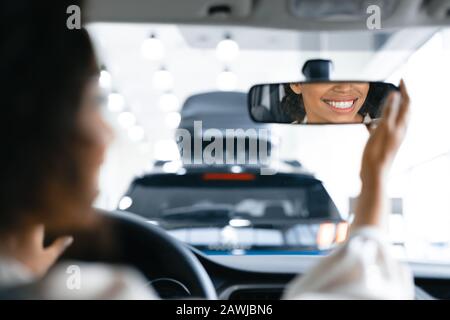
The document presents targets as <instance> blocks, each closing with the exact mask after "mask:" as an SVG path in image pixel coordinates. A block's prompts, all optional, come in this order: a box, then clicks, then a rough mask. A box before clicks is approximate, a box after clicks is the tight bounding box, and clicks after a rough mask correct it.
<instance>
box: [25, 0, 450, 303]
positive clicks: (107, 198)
mask: <svg viewBox="0 0 450 320" xmlns="http://www.w3.org/2000/svg"><path fill="white" fill-rule="evenodd" d="M371 3H372V4H374V5H377V6H378V7H379V8H381V11H380V14H381V17H382V19H381V24H382V26H381V28H380V29H378V28H375V29H372V28H369V29H368V25H367V17H368V12H367V11H366V7H367V4H366V1H363V0H343V1H334V2H333V1H324V0H283V1H270V0H214V1H212V0H190V1H174V0H128V1H122V0H92V1H89V2H87V7H86V13H83V19H84V20H85V21H84V22H85V23H86V26H87V30H88V32H89V34H90V36H91V37H92V40H93V42H94V46H95V50H96V52H97V55H98V57H99V62H100V63H101V65H102V72H101V76H100V86H101V87H102V89H103V90H104V93H105V95H106V96H107V99H106V105H105V106H104V115H105V117H106V119H107V120H108V121H109V122H110V123H111V124H112V126H113V128H114V130H115V133H116V137H117V138H116V141H115V142H114V145H113V146H112V148H111V151H110V152H109V154H108V157H107V160H106V163H105V165H104V166H103V168H102V172H101V176H100V194H99V197H98V199H97V200H96V203H95V206H96V208H97V210H98V212H99V214H100V215H101V217H102V227H101V228H99V229H97V230H91V231H84V232H81V233H80V234H77V235H75V238H76V239H77V241H76V242H75V243H74V245H73V246H72V247H71V248H69V249H68V250H67V252H66V253H65V254H64V256H63V259H65V260H81V261H95V262H109V263H114V264H120V265H122V264H126V265H131V266H133V267H135V268H137V269H138V270H139V271H141V273H142V274H143V275H144V276H145V278H146V280H147V281H148V285H149V286H151V287H153V288H154V289H155V290H156V292H157V293H158V295H159V296H160V297H161V298H163V299H189V298H204V299H208V300H214V299H222V300H277V299H280V298H281V297H282V295H283V292H284V291H285V289H286V285H287V284H288V283H289V282H290V281H291V280H292V279H294V277H295V276H297V275H301V274H302V273H304V272H305V271H306V270H309V269H310V268H311V267H312V266H314V265H315V264H316V263H317V262H318V261H320V259H323V258H324V257H325V256H327V255H328V254H329V253H330V252H331V251H332V249H333V248H334V247H335V246H337V245H338V244H339V243H341V242H342V241H343V239H345V236H346V233H347V231H348V224H349V223H350V222H351V221H352V219H353V214H354V210H353V208H352V199H354V198H355V197H356V196H357V195H358V192H359V189H360V186H361V184H360V181H359V169H360V161H361V153H362V149H363V147H364V143H365V141H366V140H367V137H368V133H367V130H366V127H365V126H364V125H363V123H365V121H366V120H367V119H369V120H370V121H372V120H376V119H378V118H379V117H380V115H381V113H382V112H381V111H380V110H379V109H378V106H379V105H382V103H381V102H380V101H381V100H383V99H384V98H385V97H386V95H387V94H388V92H390V91H391V90H393V91H395V90H398V87H397V86H398V84H399V80H400V79H405V81H406V83H407V85H408V86H409V90H410V92H411V97H412V98H411V101H413V105H412V109H413V112H414V115H413V118H412V123H411V127H410V130H409V131H408V136H407V138H406V141H405V145H404V146H403V147H402V149H401V151H400V153H399V156H398V159H397V160H396V162H395V164H394V167H393V170H392V178H391V179H390V180H389V195H388V196H389V199H390V201H391V205H390V208H389V210H390V211H389V212H390V214H389V221H388V223H389V226H388V228H389V236H390V242H391V244H392V250H393V252H395V254H396V256H398V258H399V259H400V260H401V261H402V262H404V263H406V264H408V265H409V266H410V268H411V270H412V271H413V274H414V279H415V286H416V289H415V298H416V299H418V300H431V299H450V232H449V230H450V202H449V200H448V199H449V197H448V195H447V193H448V192H447V191H448V190H449V189H450V169H449V168H450V139H449V138H448V137H450V129H449V128H450V126H448V124H447V119H449V118H450V111H449V110H450V108H448V107H449V105H448V99H446V98H445V97H446V92H447V89H446V87H447V86H446V83H448V79H447V78H448V77H447V75H448V74H449V73H450V59H449V57H450V55H449V54H448V53H449V52H450V1H446V0H392V1H389V0H373V1H371ZM147 40H150V41H149V42H146V41H147ZM156 40H158V41H160V42H158V44H157V45H155V44H154V43H156ZM221 41H233V42H234V43H237V45H238V50H237V49H236V47H233V45H230V44H229V43H228V44H229V47H228V48H227V50H228V51H227V50H225V51H226V53H225V54H224V55H225V57H222V58H223V59H222V58H221V57H220V53H219V52H218V51H217V50H218V43H219V42H221ZM151 43H152V44H151ZM161 43H162V45H161ZM147 45H148V46H151V51H152V52H153V53H152V54H150V53H149V52H150V51H148V52H147V51H146V46H147ZM158 48H159V49H158ZM158 50H159V51H158ZM155 51H156V53H154V52H155ZM237 51H238V53H236V52H237ZM227 54H229V55H230V56H231V55H234V56H235V57H233V58H229V57H228V56H227ZM153 55H155V56H153ZM311 61H312V62H314V61H315V62H316V63H317V61H319V62H320V61H322V62H324V63H325V68H326V75H325V76H323V70H322V71H320V72H322V73H321V76H319V77H317V76H315V75H314V72H315V69H308V70H307V72H305V68H304V66H305V65H306V63H307V62H311ZM310 66H311V65H310ZM316 66H319V67H323V66H324V64H320V63H318V64H317V65H316ZM313 67H315V66H313ZM313 67H311V68H313ZM348 81H351V83H354V84H356V85H355V87H357V85H360V87H361V89H358V90H360V91H361V92H362V91H365V95H370V94H371V93H372V94H374V92H377V96H376V97H377V99H378V100H377V103H376V105H377V107H376V108H375V109H371V108H372V106H371V105H369V104H365V105H362V102H363V101H362V99H361V98H360V97H359V96H358V94H359V93H358V92H359V91H358V92H356V93H355V98H352V99H351V100H352V101H351V102H350V105H349V106H350V107H351V108H354V106H355V105H358V103H361V105H360V106H359V107H361V109H360V110H361V111H360V113H359V114H357V116H358V119H359V120H358V121H359V124H355V123H354V122H355V121H353V120H351V119H350V118H348V117H345V114H344V113H345V112H346V110H347V109H349V106H347V104H346V103H347V102H337V103H336V102H333V101H331V100H332V99H331V98H330V99H324V103H325V105H327V108H329V109H333V110H335V111H336V110H337V111H336V114H338V115H339V117H338V118H336V121H334V120H333V119H331V120H330V119H329V118H327V120H329V121H328V122H327V123H323V122H322V121H319V120H314V119H315V118H314V117H313V115H312V114H310V113H308V112H309V106H308V103H307V101H304V109H305V113H303V114H302V115H296V114H294V113H292V112H290V111H289V110H290V109H289V105H288V103H287V101H288V100H289V99H288V98H289V95H295V94H296V89H297V88H300V87H301V88H302V90H306V88H309V89H311V90H313V89H314V85H318V86H320V85H321V84H323V83H327V84H328V85H330V86H331V85H333V84H339V83H342V82H348ZM358 88H359V87H358ZM374 90H375V91H374ZM376 90H378V91H376ZM431 91H433V92H435V94H433V95H431V94H430V93H429V92H431ZM303 92H305V91H303ZM367 92H368V93H367ZM380 92H381V93H380ZM324 108H325V107H324ZM286 110H287V111H286ZM349 119H350V120H349ZM196 121H202V125H203V127H202V128H201V129H202V131H201V132H200V133H198V132H197V131H196V130H197V129H198V127H197V125H196ZM310 124H311V125H310ZM240 129H242V131H236V130H240ZM183 130H184V131H183ZM227 130H229V131H227ZM246 130H255V132H256V133H264V132H265V131H264V130H269V131H270V134H269V135H268V136H262V137H260V136H250V137H248V136H245V134H246ZM180 132H181V133H186V132H187V133H189V135H191V138H189V147H188V148H183V147H182V144H183V143H185V142H186V141H187V140H186V139H184V138H183V137H182V134H181V136H180ZM187 133H186V134H187ZM211 136H213V137H214V138H211ZM241 136H244V138H242V137H241ZM197 138H198V139H200V142H199V143H198V144H197V141H196V139H197ZM241 138H242V141H243V143H244V148H243V149H242V150H243V153H244V157H243V161H242V162H240V163H239V162H238V161H237V160H239V159H237V158H238V156H237V155H236V154H234V151H236V150H239V147H236V148H235V146H233V149H232V150H233V154H232V155H231V156H230V157H229V158H228V153H229V152H230V151H229V149H228V148H226V147H227V146H228V143H231V142H229V141H230V140H232V141H234V144H235V145H238V144H239V140H240V139H241ZM202 139H203V140H202ZM212 141H214V143H218V141H220V147H217V149H215V151H214V153H213V156H214V157H217V156H218V155H219V156H220V157H222V155H223V159H225V160H227V159H228V160H229V159H232V160H233V164H231V165H230V164H228V163H227V161H225V162H224V163H212V164H209V163H207V164H205V163H197V162H196V159H195V157H194V155H193V154H194V153H195V150H203V151H204V150H206V149H207V148H208V144H209V143H210V142H212ZM253 145H255V146H257V149H255V150H258V151H257V152H256V153H257V154H258V156H256V157H253V158H252V155H254V153H252V150H250V149H251V146H253ZM197 147H198V148H199V149H196V148H197ZM222 149H223V150H222ZM225 149H226V150H225ZM218 150H220V151H218ZM261 150H269V156H268V158H264V157H261ZM227 152H228V153H227ZM237 153H239V152H237ZM221 159H222V158H221ZM267 172H270V173H269V174H267V175H265V173H267ZM260 173H262V175H261V174H260ZM54 236H56V235H54ZM24 292H26V291H21V293H20V295H22V294H24ZM27 294H29V293H27Z"/></svg>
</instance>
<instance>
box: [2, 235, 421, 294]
mask: <svg viewBox="0 0 450 320" xmlns="http://www.w3.org/2000/svg"><path fill="white" fill-rule="evenodd" d="M73 265H75V266H76V267H77V268H79V270H80V276H81V278H80V280H81V281H80V283H79V284H80V285H79V287H77V286H75V288H74V286H73V283H72V285H71V284H70V283H69V284H68V282H70V277H71V276H73V274H72V273H71V272H69V270H70V266H73ZM33 280H34V279H33V276H32V274H31V272H30V271H28V270H27V269H26V268H25V267H24V266H23V265H21V264H20V263H19V262H17V261H14V260H12V259H9V258H6V257H1V256H0V288H2V287H3V288H4V287H8V286H13V285H20V284H24V283H27V282H31V281H33ZM39 289H40V290H39V292H42V296H40V297H38V298H40V299H156V298H157V295H156V294H155V292H154V291H153V290H152V289H151V288H150V287H149V286H148V285H147V281H146V280H145V278H144V277H143V276H142V275H140V274H138V273H137V272H136V271H134V270H133V269H130V268H125V267H124V268H120V267H112V266H109V265H103V264H85V263H77V262H74V263H61V264H58V265H57V266H56V268H53V269H52V271H50V272H49V274H48V275H47V277H46V278H45V281H43V282H42V284H41V285H40V287H39ZM283 298H284V299H291V300H293V299H413V298H414V283H413V277H412V274H411V272H410V270H409V269H408V267H407V266H405V265H403V264H401V263H400V262H398V261H397V260H396V259H395V258H394V257H393V256H392V255H391V253H390V252H389V246H388V243H387V241H386V238H385V236H384V235H383V234H382V233H381V231H379V230H378V229H377V228H374V227H370V228H369V227H367V228H362V229H359V230H357V231H356V232H353V233H352V235H351V236H350V238H349V240H348V241H347V242H346V243H345V244H343V245H342V246H340V247H339V248H336V250H335V251H334V252H333V253H332V254H330V255H329V256H327V257H325V258H323V259H322V260H321V261H320V262H319V263H318V265H316V266H315V267H313V268H312V269H311V270H310V271H308V272H306V273H305V274H303V275H300V276H299V277H297V278H296V279H294V280H293V281H292V282H291V283H290V284H289V285H288V287H287V290H286V292H285V294H284V297H283Z"/></svg>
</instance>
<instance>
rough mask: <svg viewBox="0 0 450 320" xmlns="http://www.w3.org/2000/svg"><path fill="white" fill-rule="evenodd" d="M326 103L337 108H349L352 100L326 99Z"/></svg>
mask: <svg viewBox="0 0 450 320" xmlns="http://www.w3.org/2000/svg"><path fill="white" fill-rule="evenodd" d="M327 103H328V104H329V105H330V106H332V107H334V108H338V109H349V108H351V107H352V106H353V101H327Z"/></svg>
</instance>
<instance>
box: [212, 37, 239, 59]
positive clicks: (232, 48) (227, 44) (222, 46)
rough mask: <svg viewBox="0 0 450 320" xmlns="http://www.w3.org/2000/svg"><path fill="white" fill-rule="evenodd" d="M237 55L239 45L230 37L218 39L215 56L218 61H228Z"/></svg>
mask: <svg viewBox="0 0 450 320" xmlns="http://www.w3.org/2000/svg"><path fill="white" fill-rule="evenodd" d="M238 55H239V45H238V43H237V42H236V41H234V40H232V39H231V38H229V37H228V38H226V39H224V40H222V41H220V42H219V43H218V44H217V47H216V57H217V59H219V60H220V61H223V62H229V61H232V60H234V59H236V58H237V56H238Z"/></svg>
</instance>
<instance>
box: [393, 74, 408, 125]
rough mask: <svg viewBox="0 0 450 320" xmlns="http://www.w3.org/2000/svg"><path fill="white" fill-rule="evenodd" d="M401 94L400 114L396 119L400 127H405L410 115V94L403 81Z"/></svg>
mask: <svg viewBox="0 0 450 320" xmlns="http://www.w3.org/2000/svg"><path fill="white" fill-rule="evenodd" d="M400 92H401V97H402V101H401V104H400V108H399V113H398V116H397V119H396V124H397V125H398V126H403V125H405V124H406V123H407V122H408V118H409V113H410V107H409V105H410V99H409V94H408V91H407V89H406V86H405V83H404V81H403V80H402V81H401V82H400Z"/></svg>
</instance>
